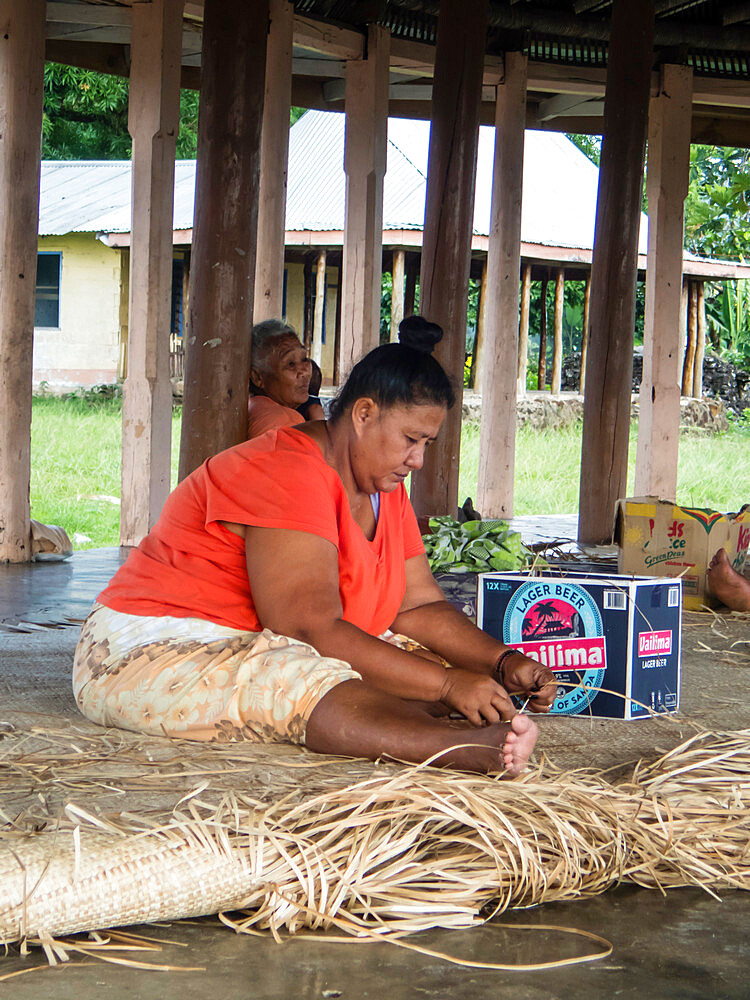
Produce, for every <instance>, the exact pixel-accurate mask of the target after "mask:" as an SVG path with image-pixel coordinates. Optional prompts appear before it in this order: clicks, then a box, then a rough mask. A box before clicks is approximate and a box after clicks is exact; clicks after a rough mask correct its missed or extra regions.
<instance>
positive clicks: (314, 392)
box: [307, 358, 323, 396]
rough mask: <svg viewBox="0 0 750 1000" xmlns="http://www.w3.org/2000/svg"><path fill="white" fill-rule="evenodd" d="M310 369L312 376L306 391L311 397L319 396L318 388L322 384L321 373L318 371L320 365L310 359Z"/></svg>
mask: <svg viewBox="0 0 750 1000" xmlns="http://www.w3.org/2000/svg"><path fill="white" fill-rule="evenodd" d="M310 367H311V368H312V375H311V376H310V385H309V386H308V389H307V391H308V392H309V393H310V395H311V396H319V395H320V387H321V385H322V384H323V372H322V371H321V370H320V365H319V364H318V363H317V361H313V359H312V358H310Z"/></svg>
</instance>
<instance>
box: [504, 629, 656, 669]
mask: <svg viewBox="0 0 750 1000" xmlns="http://www.w3.org/2000/svg"><path fill="white" fill-rule="evenodd" d="M669 634H670V635H671V634H672V633H671V632H670V633H669ZM515 645H516V648H517V649H520V650H521V652H522V653H523V654H524V655H525V656H530V657H531V658H532V659H534V660H538V661H539V662H540V663H543V664H544V666H545V667H549V668H550V670H552V671H555V672H556V673H557V672H560V671H562V670H592V669H596V670H602V669H604V668H605V667H606V666H607V644H606V640H605V638H604V636H603V635H594V636H590V637H586V636H580V637H578V638H575V639H546V640H542V641H537V642H528V641H523V642H517V643H516V644H515Z"/></svg>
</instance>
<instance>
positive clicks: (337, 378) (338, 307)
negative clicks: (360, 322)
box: [332, 254, 344, 385]
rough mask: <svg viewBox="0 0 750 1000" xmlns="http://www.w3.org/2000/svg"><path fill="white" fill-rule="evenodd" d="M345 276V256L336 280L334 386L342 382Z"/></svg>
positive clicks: (341, 259) (340, 260)
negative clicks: (341, 357) (342, 313)
mask: <svg viewBox="0 0 750 1000" xmlns="http://www.w3.org/2000/svg"><path fill="white" fill-rule="evenodd" d="M343 275H344V260H343V254H342V255H341V257H340V258H339V266H338V276H337V278H336V321H335V326H334V333H333V373H332V380H333V384H334V385H338V384H339V381H340V374H339V357H340V356H341V351H340V345H341V289H342V280H343Z"/></svg>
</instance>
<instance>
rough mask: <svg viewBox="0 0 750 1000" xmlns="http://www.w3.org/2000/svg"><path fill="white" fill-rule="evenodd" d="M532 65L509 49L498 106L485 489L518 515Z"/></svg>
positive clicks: (493, 513) (483, 433)
mask: <svg viewBox="0 0 750 1000" xmlns="http://www.w3.org/2000/svg"><path fill="white" fill-rule="evenodd" d="M527 65H528V59H527V57H526V56H525V55H524V54H523V53H521V52H506V54H505V79H504V82H503V84H502V85H501V86H499V87H498V88H497V103H496V105H495V161H494V165H493V170H492V205H491V208H490V235H489V243H488V249H487V289H486V292H487V295H486V298H487V306H486V325H485V331H484V359H483V363H482V369H483V370H482V383H481V385H482V418H481V427H480V432H479V479H478V486H477V503H478V506H479V510H481V512H482V515H483V516H484V517H500V518H509V517H512V516H513V479H514V473H515V456H516V390H517V382H518V294H519V275H520V271H521V198H522V193H523V148H524V126H525V124H526V72H527Z"/></svg>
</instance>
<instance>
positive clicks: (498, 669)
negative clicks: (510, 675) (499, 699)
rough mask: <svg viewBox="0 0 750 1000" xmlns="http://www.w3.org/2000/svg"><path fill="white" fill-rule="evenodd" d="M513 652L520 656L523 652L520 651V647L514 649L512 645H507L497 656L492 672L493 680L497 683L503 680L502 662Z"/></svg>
mask: <svg viewBox="0 0 750 1000" xmlns="http://www.w3.org/2000/svg"><path fill="white" fill-rule="evenodd" d="M514 653H519V654H520V655H521V656H523V653H522V652H521V650H520V649H514V648H513V647H512V646H509V647H508V648H507V649H505V650H503V652H502V653H501V654H500V656H499V657H498V658H497V663H496V664H495V667H494V670H493V671H492V673H493V674H494V677H495V680H496V681H497V683H498V684H502V681H503V663H505V661H506V660H507V658H508V657H509V656H513V654H514Z"/></svg>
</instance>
